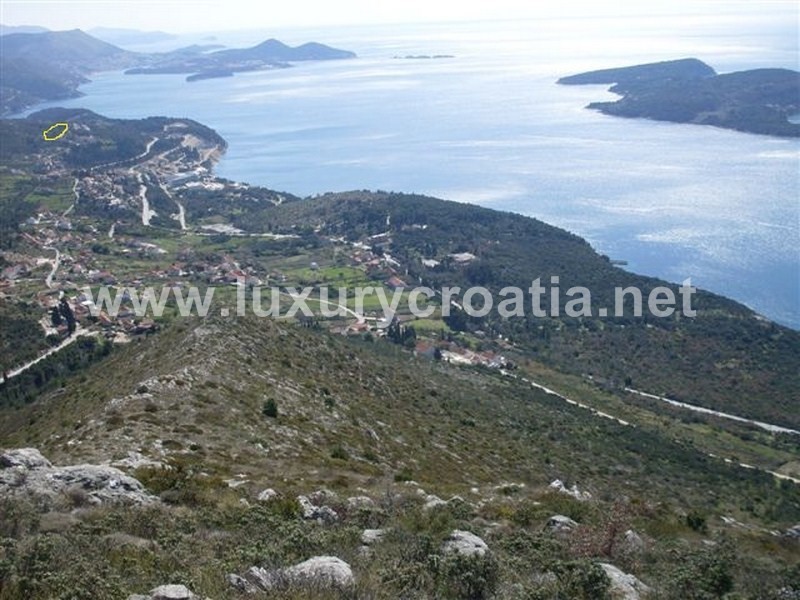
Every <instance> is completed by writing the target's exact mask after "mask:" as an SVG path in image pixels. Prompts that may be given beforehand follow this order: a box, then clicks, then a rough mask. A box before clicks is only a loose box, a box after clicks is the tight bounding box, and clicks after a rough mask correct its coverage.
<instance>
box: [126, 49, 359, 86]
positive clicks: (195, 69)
mask: <svg viewBox="0 0 800 600" xmlns="http://www.w3.org/2000/svg"><path fill="white" fill-rule="evenodd" d="M355 56H356V55H355V54H354V53H353V52H349V51H347V50H339V49H337V48H331V47H330V46H326V45H324V44H319V43H316V42H309V43H307V44H303V45H301V46H297V47H291V46H287V45H286V44H284V43H283V42H280V41H278V40H275V39H269V40H267V41H265V42H262V43H260V44H258V45H256V46H252V47H251V48H230V49H227V50H219V51H217V52H211V53H207V54H199V55H198V53H195V52H193V53H190V55H189V56H187V53H186V52H185V50H176V51H174V52H170V53H167V54H166V55H165V56H164V57H163V59H162V60H157V61H156V62H155V63H153V64H150V65H148V66H144V67H136V68H133V69H129V70H128V71H126V73H128V74H130V75H142V74H155V73H190V74H191V75H189V77H187V78H186V79H187V81H196V80H199V79H208V78H210V77H220V76H226V77H227V76H230V75H231V74H232V73H236V72H242V71H257V70H261V69H274V68H284V67H287V66H289V65H288V64H287V63H290V62H295V61H306V60H337V59H345V58H354V57H355Z"/></svg>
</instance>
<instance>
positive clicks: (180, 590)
mask: <svg viewBox="0 0 800 600" xmlns="http://www.w3.org/2000/svg"><path fill="white" fill-rule="evenodd" d="M128 600H200V597H199V596H196V595H194V594H193V593H192V592H191V590H190V589H189V588H187V587H186V586H185V585H174V584H171V585H160V586H158V587H157V588H154V589H152V590H150V593H149V594H148V595H146V596H142V595H141V594H133V595H131V596H128Z"/></svg>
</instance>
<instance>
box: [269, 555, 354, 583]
mask: <svg viewBox="0 0 800 600" xmlns="http://www.w3.org/2000/svg"><path fill="white" fill-rule="evenodd" d="M283 574H284V575H285V576H286V577H288V579H289V580H290V581H291V582H292V583H309V584H313V585H330V586H335V587H348V586H351V585H353V583H355V578H354V577H353V570H352V569H351V568H350V565H348V564H347V563H346V562H344V561H343V560H342V559H340V558H336V557H335V556H315V557H314V558H309V559H308V560H306V561H303V562H301V563H299V564H296V565H294V566H293V567H289V568H288V569H284V571H283Z"/></svg>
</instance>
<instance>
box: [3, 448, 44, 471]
mask: <svg viewBox="0 0 800 600" xmlns="http://www.w3.org/2000/svg"><path fill="white" fill-rule="evenodd" d="M52 466H53V465H52V464H50V461H49V460H47V459H46V458H45V457H44V456H42V453H41V452H39V451H38V450H37V449H36V448H17V449H14V450H6V451H5V452H3V453H2V454H0V469H9V468H23V469H40V468H50V467H52Z"/></svg>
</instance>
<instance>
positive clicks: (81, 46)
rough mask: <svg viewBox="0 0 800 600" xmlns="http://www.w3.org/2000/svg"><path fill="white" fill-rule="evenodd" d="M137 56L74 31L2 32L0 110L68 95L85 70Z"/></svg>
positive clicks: (120, 64) (117, 64)
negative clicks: (7, 33) (5, 33)
mask: <svg viewBox="0 0 800 600" xmlns="http://www.w3.org/2000/svg"><path fill="white" fill-rule="evenodd" d="M137 60H139V58H138V56H137V55H136V54H135V53H132V52H128V51H126V50H123V49H121V48H118V47H116V46H114V45H112V44H108V43H106V42H103V41H101V40H98V39H96V38H93V37H92V36H90V35H88V34H87V33H84V32H83V31H81V30H80V29H73V30H71V31H47V32H44V33H13V34H9V35H4V36H2V38H0V91H2V94H0V96H1V98H2V99H1V100H0V113H1V114H8V113H13V112H15V111H19V110H22V109H23V108H25V107H26V106H29V105H31V104H34V103H36V102H41V101H43V100H59V99H62V98H69V97H74V96H75V95H77V94H78V92H77V88H78V86H79V85H80V84H81V83H85V82H86V81H87V79H86V75H88V74H89V73H91V72H93V71H99V70H104V69H119V68H123V67H125V66H129V65H131V64H135V62H136V61H137Z"/></svg>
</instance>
